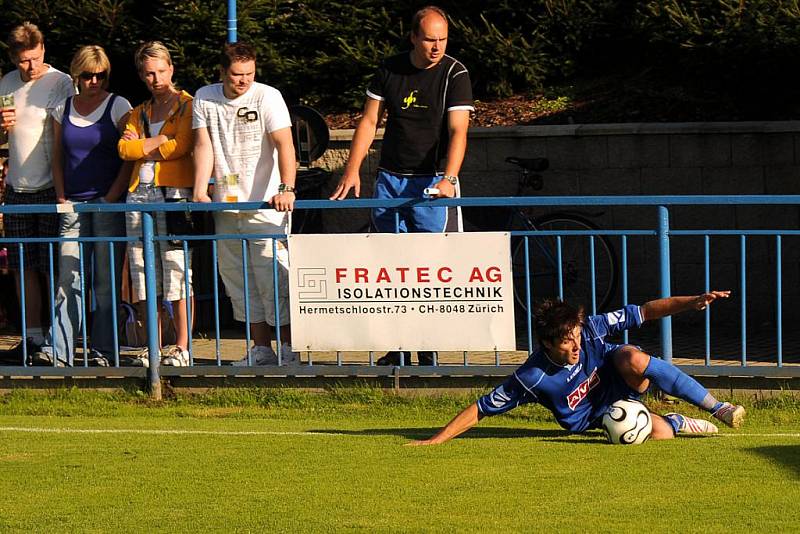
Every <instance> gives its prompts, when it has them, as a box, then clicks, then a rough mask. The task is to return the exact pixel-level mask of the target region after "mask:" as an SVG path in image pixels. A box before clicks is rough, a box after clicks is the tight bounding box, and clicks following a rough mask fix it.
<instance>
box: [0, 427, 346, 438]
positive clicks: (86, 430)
mask: <svg viewBox="0 0 800 534" xmlns="http://www.w3.org/2000/svg"><path fill="white" fill-rule="evenodd" d="M0 432H30V433H45V434H154V435H157V434H168V435H173V434H174V435H184V434H187V435H198V434H199V435H206V436H347V435H349V434H343V433H338V432H277V431H268V430H173V429H166V430H160V429H141V428H104V429H98V428H41V427H39V428H37V427H21V426H2V427H0Z"/></svg>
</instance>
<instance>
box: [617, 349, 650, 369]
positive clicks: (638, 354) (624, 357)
mask: <svg viewBox="0 0 800 534" xmlns="http://www.w3.org/2000/svg"><path fill="white" fill-rule="evenodd" d="M649 364H650V356H648V355H647V354H645V353H644V352H642V351H641V350H640V349H638V348H637V347H634V346H633V345H623V346H622V347H620V348H619V349H617V351H616V352H615V353H614V365H616V367H617V369H618V370H619V371H620V373H622V374H623V375H624V376H637V377H644V372H645V371H646V370H647V366H648V365H649Z"/></svg>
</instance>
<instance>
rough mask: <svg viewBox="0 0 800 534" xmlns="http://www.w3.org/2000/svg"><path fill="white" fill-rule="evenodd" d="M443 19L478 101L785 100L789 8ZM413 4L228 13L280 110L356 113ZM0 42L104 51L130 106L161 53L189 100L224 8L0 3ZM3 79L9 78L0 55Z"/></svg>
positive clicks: (173, 0)
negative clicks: (663, 94) (603, 97)
mask: <svg viewBox="0 0 800 534" xmlns="http://www.w3.org/2000/svg"><path fill="white" fill-rule="evenodd" d="M441 5H442V6H443V7H445V9H448V11H449V12H450V15H451V18H452V24H451V30H450V37H451V39H450V44H449V47H450V48H449V52H450V53H451V54H452V55H454V56H455V57H457V58H459V59H460V60H462V61H463V62H464V63H465V64H466V65H467V67H468V68H469V70H470V72H471V76H472V79H473V84H474V86H475V95H476V97H477V98H479V99H489V98H493V97H500V96H507V95H510V94H513V93H521V92H528V93H534V92H540V91H542V90H543V88H544V87H545V86H547V85H548V84H553V83H558V84H569V83H570V82H571V81H572V80H574V79H576V78H581V77H586V76H597V75H605V74H609V73H621V72H636V71H639V72H641V71H648V72H649V71H652V72H656V73H657V74H658V79H659V80H660V81H661V82H663V83H664V84H666V85H670V84H672V85H681V84H685V85H688V86H693V87H695V88H697V89H698V90H702V91H709V90H713V91H718V92H720V93H722V94H729V95H733V96H734V97H735V98H739V99H740V100H742V101H743V102H744V105H753V106H755V105H757V103H756V102H754V101H757V100H758V99H759V98H769V99H770V100H772V101H774V100H775V99H776V98H777V99H778V100H780V99H781V98H786V99H787V101H788V99H789V98H790V90H789V88H790V87H791V84H790V80H791V78H790V76H791V74H790V73H791V72H792V71H794V70H796V68H797V66H798V65H797V63H798V59H797V56H798V54H797V50H798V40H800V32H798V31H797V28H798V27H800V8H798V2H797V1H796V0H793V1H782V0H703V1H700V0H652V1H626V0H594V1H584V0H498V1H492V2H486V1H485V0H482V1H475V0H463V1H461V2H442V3H441ZM419 6H420V2H409V1H407V0H396V1H393V2H385V1H379V0H353V1H349V2H348V1H345V2H339V1H328V0H304V1H298V0H240V1H239V3H238V15H239V17H238V18H239V23H238V31H239V36H240V38H241V39H246V40H249V41H251V42H253V43H254V44H256V46H257V47H258V50H259V54H260V60H259V73H258V74H259V79H260V80H263V81H265V82H267V83H270V84H272V85H275V86H276V87H278V88H280V89H281V90H282V91H283V92H284V94H285V95H286V96H287V99H289V100H290V101H304V102H306V103H309V104H311V105H314V106H318V107H320V108H322V109H323V110H327V111H333V110H347V109H353V108H358V107H360V106H361V105H362V103H363V98H364V97H363V94H364V92H363V91H364V86H365V85H366V83H367V80H368V79H369V76H370V75H371V74H372V72H373V71H374V69H375V67H376V65H377V64H378V62H379V61H380V60H381V58H383V57H385V56H387V55H389V54H392V53H395V52H398V51H400V50H403V49H404V48H407V47H408V40H407V34H408V31H409V28H408V23H409V20H410V17H411V14H412V13H413V12H414V11H415V9H417V8H418V7H419ZM0 12H1V13H3V14H4V15H3V19H2V25H1V26H0V31H2V33H3V34H5V33H6V32H7V31H8V30H9V29H10V28H11V27H12V26H13V25H14V24H18V23H19V22H21V21H23V20H28V19H29V20H32V21H34V22H36V23H38V24H39V25H40V26H41V27H42V29H43V30H44V31H45V32H46V38H47V48H48V59H49V61H50V62H51V63H53V64H54V65H56V66H58V67H60V68H62V69H63V68H65V67H66V66H67V65H68V63H69V60H70V57H71V56H72V53H73V52H74V50H75V49H76V48H77V47H78V46H80V45H82V44H89V43H99V44H102V45H103V46H105V47H106V49H107V50H108V51H109V55H110V56H111V59H112V64H113V65H114V79H113V82H112V87H113V88H114V89H115V90H116V91H118V92H120V93H122V94H124V95H126V96H129V97H131V98H132V99H133V100H138V99H141V98H144V97H145V96H146V95H145V92H144V88H143V86H142V84H141V83H140V82H139V81H138V79H137V77H136V73H135V72H133V66H132V57H131V56H132V52H133V50H134V49H135V48H136V46H137V45H138V44H139V43H140V42H141V41H143V40H147V39H155V38H158V39H162V40H164V41H165V42H167V44H168V46H169V47H170V49H171V50H172V51H173V52H174V56H175V61H176V66H177V69H176V73H177V79H178V81H179V82H180V84H181V85H182V86H183V87H184V88H186V89H188V90H190V91H193V90H195V89H196V88H197V87H199V86H201V85H203V84H205V83H209V82H212V81H215V80H216V79H217V77H218V72H217V61H218V50H219V47H220V45H221V44H222V42H223V41H224V39H225V36H226V18H227V13H226V3H225V2H223V1H214V2H212V1H208V0H205V1H199V0H163V1H159V2H156V1H152V0H55V1H48V2H43V1H41V0H0ZM2 61H3V65H2V68H3V70H4V71H5V70H7V69H9V68H11V66H10V65H9V64H8V61H7V58H5V55H3V57H2Z"/></svg>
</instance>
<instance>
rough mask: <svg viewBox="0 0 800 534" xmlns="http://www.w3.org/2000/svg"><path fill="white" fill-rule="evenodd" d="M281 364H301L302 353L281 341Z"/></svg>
mask: <svg viewBox="0 0 800 534" xmlns="http://www.w3.org/2000/svg"><path fill="white" fill-rule="evenodd" d="M276 357H277V355H276ZM281 365H300V353H299V352H295V351H293V350H292V346H291V345H290V344H288V343H286V342H283V343H281Z"/></svg>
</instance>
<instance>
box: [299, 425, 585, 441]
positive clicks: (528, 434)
mask: <svg viewBox="0 0 800 534" xmlns="http://www.w3.org/2000/svg"><path fill="white" fill-rule="evenodd" d="M438 431H439V428H438V427H437V428H433V427H431V428H418V427H417V428H367V429H364V430H331V429H325V430H309V432H313V433H317V434H346V435H349V436H398V437H401V438H405V439H427V438H429V437H431V436H433V435H434V434H436V432H438ZM569 436H574V434H571V433H569V432H566V431H564V430H557V429H552V430H551V429H535V428H504V427H480V428H473V429H471V430H469V431H468V432H466V433H464V434H462V435H460V436H458V438H456V439H487V438H509V439H519V438H538V439H542V438H544V439H548V440H550V439H553V438H561V440H563V441H570V442H572V440H568V439H566V438H568V437H569Z"/></svg>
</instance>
